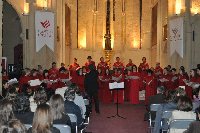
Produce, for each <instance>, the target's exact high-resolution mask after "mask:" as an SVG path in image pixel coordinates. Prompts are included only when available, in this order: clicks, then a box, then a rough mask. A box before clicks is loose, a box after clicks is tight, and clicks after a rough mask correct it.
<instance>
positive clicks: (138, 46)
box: [132, 38, 140, 49]
mask: <svg viewBox="0 0 200 133" xmlns="http://www.w3.org/2000/svg"><path fill="white" fill-rule="evenodd" d="M132 48H134V49H139V48H140V42H138V41H137V40H136V39H135V38H133V42H132Z"/></svg>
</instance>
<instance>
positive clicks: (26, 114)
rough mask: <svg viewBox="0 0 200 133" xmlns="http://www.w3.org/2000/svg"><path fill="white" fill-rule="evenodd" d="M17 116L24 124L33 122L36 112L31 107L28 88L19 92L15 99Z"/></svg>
mask: <svg viewBox="0 0 200 133" xmlns="http://www.w3.org/2000/svg"><path fill="white" fill-rule="evenodd" d="M14 113H15V117H16V118H17V119H19V120H20V121H21V122H22V123H24V124H32V121H33V116H34V113H33V112H31V109H30V101H29V98H28V94H27V92H26V89H22V93H21V94H18V95H17V97H16V100H15V112H14Z"/></svg>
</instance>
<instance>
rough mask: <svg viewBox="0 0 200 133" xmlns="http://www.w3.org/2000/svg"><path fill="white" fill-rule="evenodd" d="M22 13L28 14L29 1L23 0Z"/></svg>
mask: <svg viewBox="0 0 200 133" xmlns="http://www.w3.org/2000/svg"><path fill="white" fill-rule="evenodd" d="M22 14H23V15H28V14H29V3H27V2H26V0H24V12H23V13H22Z"/></svg>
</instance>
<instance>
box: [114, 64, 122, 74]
mask: <svg viewBox="0 0 200 133" xmlns="http://www.w3.org/2000/svg"><path fill="white" fill-rule="evenodd" d="M114 68H117V69H121V71H122V73H123V72H124V65H123V63H122V62H115V63H114V64H113V69H114Z"/></svg>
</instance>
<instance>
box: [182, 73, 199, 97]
mask: <svg viewBox="0 0 200 133" xmlns="http://www.w3.org/2000/svg"><path fill="white" fill-rule="evenodd" d="M189 82H194V83H196V82H197V78H196V77H190V80H189ZM192 90H193V89H192V87H191V86H186V87H185V92H186V94H187V96H188V97H189V98H191V99H192V98H193V94H192Z"/></svg>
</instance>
